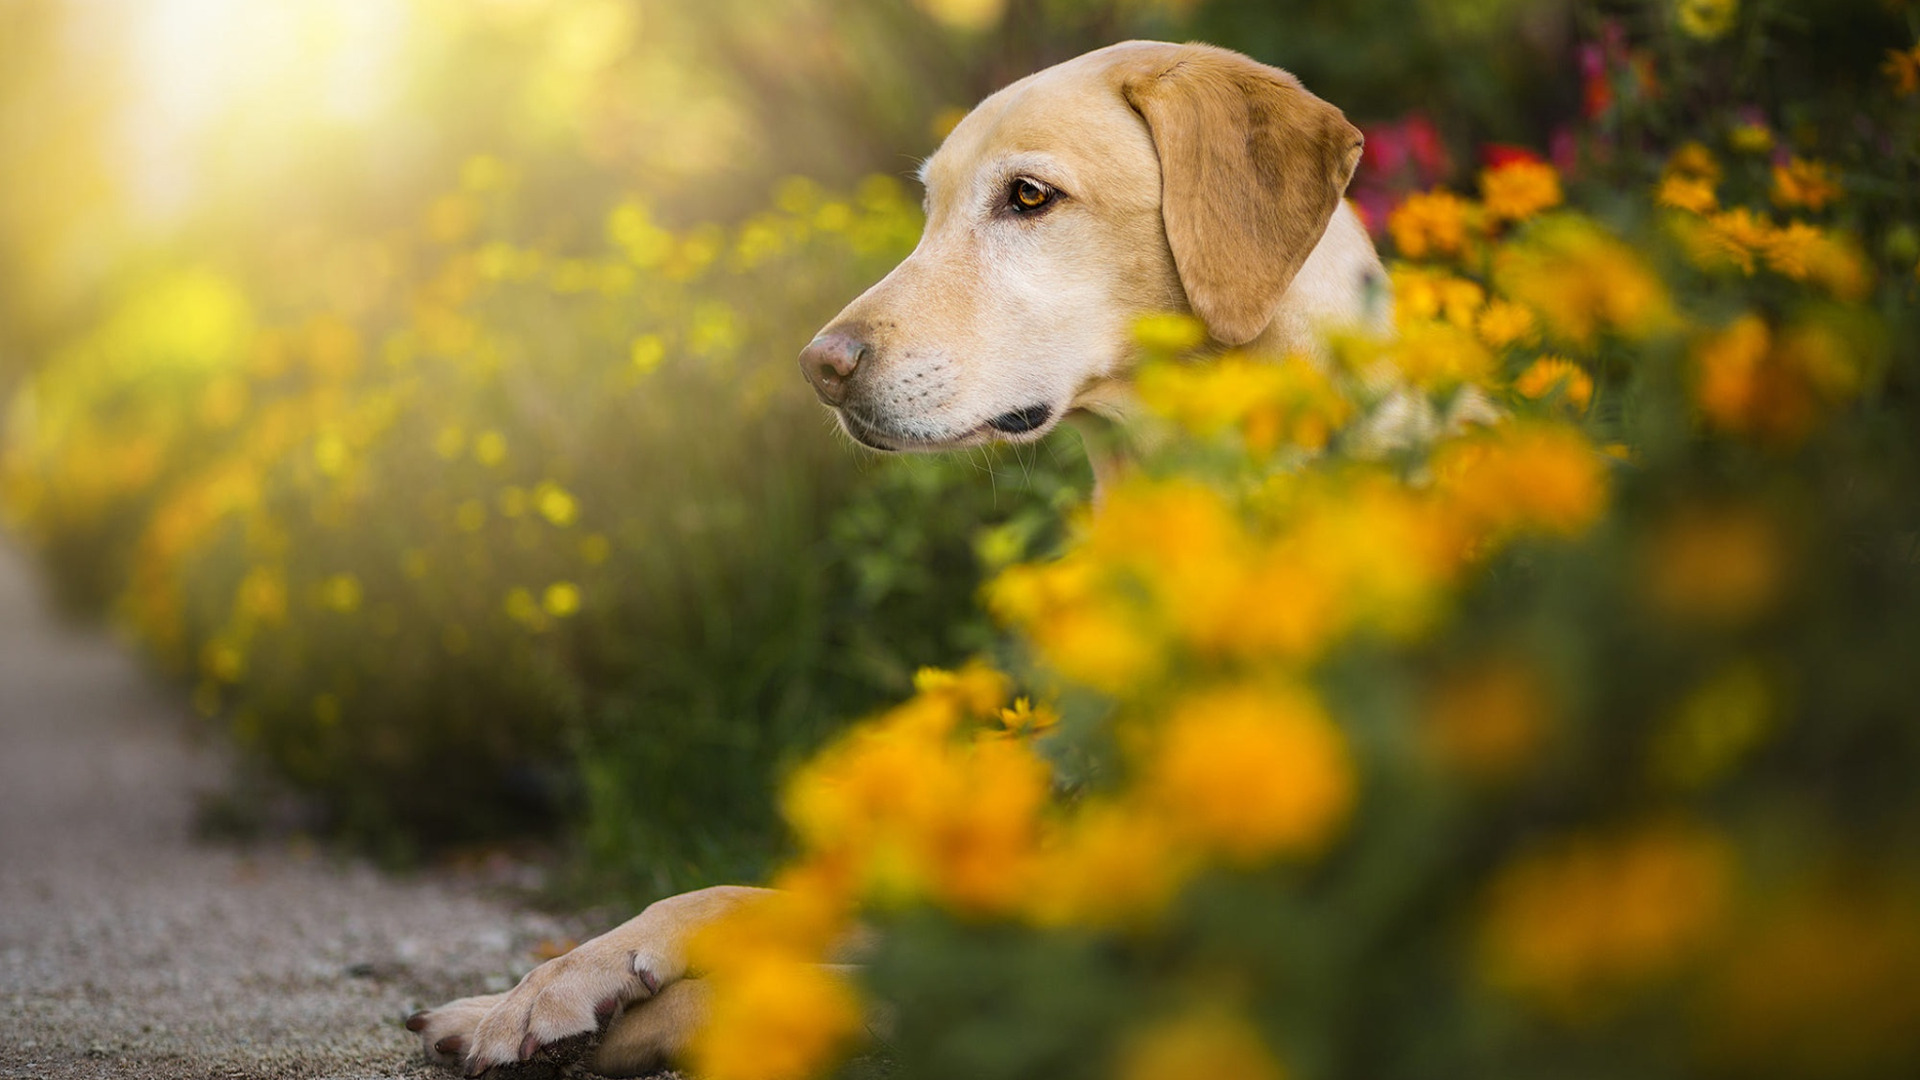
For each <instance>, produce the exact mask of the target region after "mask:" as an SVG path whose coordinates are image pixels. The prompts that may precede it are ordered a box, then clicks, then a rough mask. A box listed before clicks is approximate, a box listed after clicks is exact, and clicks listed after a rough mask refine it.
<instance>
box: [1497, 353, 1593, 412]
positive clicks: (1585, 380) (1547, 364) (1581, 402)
mask: <svg viewBox="0 0 1920 1080" xmlns="http://www.w3.org/2000/svg"><path fill="white" fill-rule="evenodd" d="M1513 388H1514V389H1515V390H1518V391H1519V392H1520V393H1521V395H1522V396H1524V397H1529V398H1533V399H1534V400H1536V401H1537V400H1539V399H1541V398H1544V397H1546V396H1547V395H1548V394H1551V393H1554V392H1555V391H1559V393H1560V395H1561V400H1563V401H1565V402H1566V403H1567V404H1568V405H1571V406H1573V409H1574V411H1575V412H1586V411H1587V406H1588V405H1591V404H1592V403H1593V376H1591V375H1588V374H1587V372H1586V369H1585V368H1582V367H1581V366H1580V365H1578V364H1576V363H1574V362H1573V361H1571V360H1563V359H1561V358H1560V357H1557V356H1543V357H1541V358H1540V359H1538V360H1535V361H1534V362H1533V364H1532V365H1531V366H1529V367H1528V368H1527V370H1525V371H1523V372H1521V373H1520V377H1519V378H1517V379H1515V380H1514V381H1513Z"/></svg>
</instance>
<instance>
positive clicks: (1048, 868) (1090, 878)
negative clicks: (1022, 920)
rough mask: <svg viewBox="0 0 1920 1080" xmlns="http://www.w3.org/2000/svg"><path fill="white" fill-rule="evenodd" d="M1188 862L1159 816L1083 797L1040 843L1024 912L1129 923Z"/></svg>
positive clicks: (1098, 923) (1154, 906)
mask: <svg viewBox="0 0 1920 1080" xmlns="http://www.w3.org/2000/svg"><path fill="white" fill-rule="evenodd" d="M1193 863H1194V860H1193V857H1192V853H1191V852H1190V851H1189V850H1188V849H1187V848H1186V847H1185V846H1183V845H1182V844H1181V843H1180V838H1179V837H1178V836H1177V835H1175V834H1174V833H1173V832H1172V831H1171V829H1170V828H1169V827H1168V823H1167V820H1166V818H1165V816H1164V815H1161V814H1158V813H1154V812H1152V811H1150V810H1148V809H1145V808H1142V807H1138V806H1133V805H1128V804H1124V803H1115V802H1107V801H1089V802H1086V803H1083V804H1082V805H1081V806H1079V807H1078V808H1076V809H1075V811H1074V812H1073V814H1072V815H1071V816H1070V817H1068V818H1066V819H1065V820H1064V821H1062V822H1060V823H1058V824H1057V825H1055V827H1054V828H1052V829H1051V830H1049V832H1048V836H1047V839H1046V840H1045V841H1043V842H1042V845H1041V851H1040V859H1039V863H1038V869H1037V870H1036V872H1035V878H1034V883H1033V887H1032V889H1031V890H1030V892H1029V893H1028V897H1027V904H1026V908H1027V916H1028V918H1029V919H1030V920H1032V921H1033V922H1034V923H1036V924H1038V925H1040V926H1095V927H1117V926H1126V925H1130V924H1134V923H1137V922H1139V921H1141V920H1143V919H1149V918H1152V917H1153V916H1154V915H1157V914H1159V913H1160V912H1161V911H1162V910H1164V909H1165V908H1166V905H1167V903H1168V902H1169V901H1170V900H1172V899H1173V896H1174V894H1175V892H1176V891H1178V889H1179V887H1180V885H1181V884H1182V883H1183V882H1184V881H1186V879H1187V877H1188V875H1189V873H1190V872H1191V871H1192V869H1193Z"/></svg>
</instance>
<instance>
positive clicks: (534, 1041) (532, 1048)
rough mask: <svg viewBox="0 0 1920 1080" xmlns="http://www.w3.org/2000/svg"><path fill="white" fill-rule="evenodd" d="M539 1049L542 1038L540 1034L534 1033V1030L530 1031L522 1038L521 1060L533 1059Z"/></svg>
mask: <svg viewBox="0 0 1920 1080" xmlns="http://www.w3.org/2000/svg"><path fill="white" fill-rule="evenodd" d="M539 1050H540V1039H539V1037H538V1036H536V1035H534V1034H533V1033H532V1032H528V1033H527V1037H526V1038H524V1039H521V1040H520V1060H521V1061H531V1060H533V1055H534V1054H535V1053H538V1052H539Z"/></svg>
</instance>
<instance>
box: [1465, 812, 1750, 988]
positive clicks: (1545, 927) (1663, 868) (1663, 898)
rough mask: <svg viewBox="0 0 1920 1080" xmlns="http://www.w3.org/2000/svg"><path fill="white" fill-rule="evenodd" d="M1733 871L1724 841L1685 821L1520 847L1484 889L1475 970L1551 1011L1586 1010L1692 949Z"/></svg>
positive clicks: (1703, 939)
mask: <svg viewBox="0 0 1920 1080" xmlns="http://www.w3.org/2000/svg"><path fill="white" fill-rule="evenodd" d="M1733 872H1734V865H1733V857H1732V853H1731V852H1730V850H1729V849H1728V845H1727V843H1726V841H1725V840H1723V839H1721V838H1720V837H1719V836H1718V835H1717V834H1715V833H1712V832H1709V831H1707V830H1706V829H1705V828H1703V827H1701V826H1698V825H1693V824H1689V823H1684V822H1663V823H1657V824H1652V825H1646V826H1642V827H1640V828H1638V829H1635V830H1633V831H1631V832H1628V833H1626V834H1624V835H1620V836H1615V837H1584V838H1580V839H1576V840H1570V841H1567V842H1565V843H1563V844H1561V845H1560V846H1558V847H1555V848H1549V849H1546V850H1542V851H1538V852H1535V853H1533V854H1529V855H1526V856H1523V857H1522V858H1520V859H1519V860H1518V861H1516V862H1514V863H1513V864H1511V865H1509V866H1508V867H1506V868H1505V869H1504V870H1502V871H1501V872H1500V874H1499V875H1498V876H1497V877H1496V878H1495V879H1494V881H1493V884H1492V887H1491V889H1490V891H1489V895H1488V897H1487V909H1486V916H1485V922H1484V923H1483V927H1482V934H1481V961H1482V965H1483V970H1484V972H1485V974H1486V977H1487V979H1488V980H1489V981H1490V982H1492V983H1493V984H1494V985H1496V986H1499V987H1501V988H1502V989H1505V990H1507V991H1509V992H1511V993H1514V994H1517V995H1520V996H1522V997H1525V998H1528V999H1530V1000H1532V1001H1534V1002H1536V1003H1538V1004H1540V1005H1542V1006H1544V1007H1546V1008H1548V1009H1550V1010H1552V1011H1556V1012H1560V1013H1563V1014H1567V1015H1570V1016H1574V1017H1579V1016H1586V1015H1591V1014H1592V1013H1593V1012H1595V1011H1597V1010H1602V1009H1604V1008H1606V1007H1607V1006H1608V1005H1609V1004H1611V999H1612V998H1613V997H1615V996H1617V995H1619V994H1621V993H1623V992H1627V991H1631V990H1633V989H1637V988H1638V987H1639V986H1641V985H1643V984H1645V983H1647V982H1650V981H1652V980H1655V979H1658V978H1661V977H1663V976H1665V975H1668V974H1670V973H1672V972H1673V971H1675V970H1676V969H1678V968H1679V967H1680V966H1681V965H1682V964H1684V963H1686V962H1687V961H1688V960H1690V959H1691V958H1693V957H1694V956H1696V955H1698V953H1699V952H1700V950H1701V948H1702V947H1703V946H1704V945H1705V944H1706V943H1707V942H1708V940H1709V939H1710V937H1711V936H1712V934H1713V933H1714V932H1715V930H1716V929H1717V928H1718V925H1719V923H1720V921H1721V918H1722V915H1723V913H1724V911H1725V909H1726V906H1727V899H1728V894H1729V892H1730V887H1731V883H1732V878H1733Z"/></svg>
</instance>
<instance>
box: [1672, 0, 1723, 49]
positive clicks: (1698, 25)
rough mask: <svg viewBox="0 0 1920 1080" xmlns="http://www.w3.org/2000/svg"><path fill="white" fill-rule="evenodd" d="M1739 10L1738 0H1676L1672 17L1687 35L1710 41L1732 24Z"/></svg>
mask: <svg viewBox="0 0 1920 1080" xmlns="http://www.w3.org/2000/svg"><path fill="white" fill-rule="evenodd" d="M1739 10H1740V4H1739V0H1676V2H1675V4H1674V8H1673V17H1674V21H1675V22H1677V23H1679V24H1680V29H1681V30H1683V31H1685V32H1686V33H1687V35H1688V36H1690V37H1695V38H1698V39H1700V40H1701V41H1712V40H1714V39H1715V38H1718V37H1720V36H1721V35H1722V34H1725V33H1726V32H1727V30H1728V28H1730V27H1731V26H1733V19H1734V16H1735V15H1737V14H1738V13H1739Z"/></svg>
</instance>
